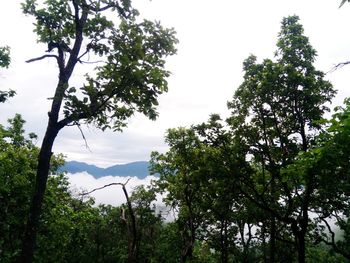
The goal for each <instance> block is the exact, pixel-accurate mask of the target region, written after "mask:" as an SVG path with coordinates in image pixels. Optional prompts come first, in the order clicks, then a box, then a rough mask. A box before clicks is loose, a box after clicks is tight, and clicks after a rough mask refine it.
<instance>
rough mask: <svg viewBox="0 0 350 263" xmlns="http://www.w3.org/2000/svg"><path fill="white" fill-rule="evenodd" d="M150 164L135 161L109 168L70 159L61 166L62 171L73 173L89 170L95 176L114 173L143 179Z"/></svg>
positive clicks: (113, 174) (147, 172) (114, 174)
mask: <svg viewBox="0 0 350 263" xmlns="http://www.w3.org/2000/svg"><path fill="white" fill-rule="evenodd" d="M148 166H149V163H148V162H133V163H127V164H117V165H114V166H111V167H107V168H101V167H97V166H95V165H91V164H87V163H84V162H77V161H70V162H66V163H65V164H64V166H62V167H61V168H60V171H61V172H67V173H72V174H74V173H80V172H87V173H89V174H91V175H92V176H94V177H95V178H100V177H103V176H108V175H112V176H136V177H138V178H140V179H143V178H145V177H147V176H148V175H149V170H148Z"/></svg>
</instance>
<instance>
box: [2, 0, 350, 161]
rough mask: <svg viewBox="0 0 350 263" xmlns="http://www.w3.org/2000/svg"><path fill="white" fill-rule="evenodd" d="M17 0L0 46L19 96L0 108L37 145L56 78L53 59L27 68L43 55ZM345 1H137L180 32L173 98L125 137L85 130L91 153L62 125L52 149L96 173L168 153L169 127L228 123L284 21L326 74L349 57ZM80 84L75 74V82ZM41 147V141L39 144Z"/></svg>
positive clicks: (343, 81)
mask: <svg viewBox="0 0 350 263" xmlns="http://www.w3.org/2000/svg"><path fill="white" fill-rule="evenodd" d="M20 2H21V1H20V0H1V9H0V37H1V38H0V46H2V45H9V46H11V52H12V59H13V63H12V66H11V67H10V69H8V70H1V72H0V89H7V88H12V89H14V90H16V91H17V95H16V97H15V98H12V99H11V100H9V102H7V103H5V104H1V105H0V123H2V124H4V123H5V122H6V120H7V119H8V118H10V117H13V115H14V114H15V113H20V114H22V115H23V117H24V119H25V120H26V121H27V124H26V130H27V131H28V132H35V133H37V134H38V135H39V138H42V137H43V132H44V130H45V127H46V123H47V112H48V109H49V103H50V101H48V100H47V98H49V97H52V95H53V92H54V88H55V85H56V80H57V68H56V65H55V63H54V62H53V61H39V62H36V63H31V64H26V63H25V62H24V61H25V60H27V59H30V58H33V57H37V56H41V55H43V54H44V50H45V49H46V47H45V46H42V45H38V44H37V43H36V38H35V35H34V33H32V24H31V23H32V21H31V20H30V18H28V17H25V16H24V15H22V14H21V10H20ZM339 3H340V0H339V1H337V0H264V1H262V0H249V1H235V0H216V1H209V0H152V1H148V0H135V1H134V5H135V6H136V7H137V8H138V9H139V11H140V13H141V14H142V15H143V16H144V17H145V18H148V19H151V20H154V19H156V20H160V21H161V22H162V24H163V25H165V26H167V27H174V28H175V30H176V31H177V38H178V39H179V41H180V43H179V45H178V53H177V55H176V56H174V57H171V58H169V59H168V63H167V68H168V69H169V70H170V71H171V72H172V76H171V77H170V78H169V92H168V93H167V94H165V95H162V96H161V98H160V106H159V113H160V116H159V118H158V120H157V121H155V122H153V121H149V120H147V119H146V118H144V117H142V116H139V115H137V116H134V117H133V118H131V119H130V121H129V127H128V128H127V129H125V131H124V132H123V133H112V132H100V131H99V130H98V129H96V128H93V127H83V130H84V132H85V136H86V138H87V141H88V144H89V147H90V150H87V149H86V148H85V146H84V145H85V144H84V141H83V139H82V138H81V135H80V132H79V130H78V129H77V128H65V129H64V130H63V131H62V132H61V133H60V134H59V136H58V138H57V140H56V142H55V147H54V151H55V152H60V153H63V154H65V155H66V156H67V159H68V160H77V161H85V162H88V163H91V164H96V165H100V166H108V165H112V164H116V163H127V162H132V161H138V160H148V159H149V155H150V152H151V151H154V150H158V151H165V150H166V149H167V148H166V145H165V144H164V138H163V137H164V134H165V131H166V129H167V128H170V127H178V126H188V125H191V124H196V123H200V122H203V121H205V120H207V118H208V116H209V114H210V113H220V114H222V115H223V116H227V114H228V111H227V108H226V102H227V101H228V100H230V99H231V97H232V95H233V92H234V90H235V89H236V88H237V87H238V86H239V84H240V83H241V82H242V62H243V60H244V59H245V58H247V57H248V56H249V54H254V55H256V56H258V58H259V59H264V58H272V57H273V52H274V51H275V49H276V48H275V43H276V41H277V34H278V31H279V28H280V21H281V20H282V18H283V17H284V16H288V15H294V14H296V15H298V16H300V18H301V23H302V24H303V25H304V29H305V34H306V35H307V36H308V37H309V38H310V42H311V44H312V45H313V46H314V48H315V49H316V50H317V51H318V59H317V62H316V66H317V68H318V69H320V70H323V71H325V72H327V71H329V70H330V69H331V68H332V66H333V65H334V64H336V63H338V62H342V61H346V60H350V34H349V26H350V4H345V5H344V6H343V7H342V8H340V9H339V8H338V6H339ZM349 73H350V66H348V67H344V68H342V69H340V70H338V71H336V72H333V73H329V74H327V78H328V79H329V80H331V81H332V83H333V84H334V86H335V88H336V89H337V90H338V91H339V93H338V96H337V98H336V99H335V103H334V105H339V104H341V102H342V101H343V99H344V98H345V97H347V96H350V89H349V85H348V83H349V80H348V76H349ZM75 77H76V78H79V74H76V75H75ZM39 145H40V141H38V146H39Z"/></svg>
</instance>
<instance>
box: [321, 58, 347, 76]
mask: <svg viewBox="0 0 350 263" xmlns="http://www.w3.org/2000/svg"><path fill="white" fill-rule="evenodd" d="M349 64H350V61H345V62H341V63H338V64H336V65H335V66H334V67H333V68H332V69H331V70H330V71H328V72H327V73H326V74H328V73H333V72H334V71H336V70H338V69H340V68H342V67H344V66H346V65H349Z"/></svg>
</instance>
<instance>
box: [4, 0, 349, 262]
mask: <svg viewBox="0 0 350 263" xmlns="http://www.w3.org/2000/svg"><path fill="white" fill-rule="evenodd" d="M346 2H347V1H342V2H341V5H343V4H345V3H346ZM22 8H23V11H24V13H25V14H26V15H29V16H32V17H34V19H35V32H36V34H37V35H38V42H41V43H43V44H45V45H47V46H48V51H46V52H48V53H45V55H43V56H42V57H37V58H34V59H32V60H29V61H27V62H28V63H32V62H36V61H38V60H43V59H53V60H55V61H56V62H57V71H58V83H57V87H56V89H55V94H54V95H53V97H52V98H50V103H52V105H51V111H50V112H49V113H48V125H47V130H46V133H45V137H44V139H43V141H42V144H41V146H40V147H38V146H37V143H36V142H37V139H38V138H37V135H35V134H33V133H27V132H26V131H25V130H24V124H25V120H23V118H22V116H21V115H20V114H16V115H15V116H14V117H13V118H11V119H9V120H8V123H6V124H3V125H0V211H1V213H0V262H1V263H2V262H4V263H7V262H37V263H41V262H42V263H44V262H45V263H50V262H52V263H56V262H62V263H63V262H82V263H83V262H84V263H85V262H129V263H136V262H140V263H156V262H160V263H161V262H164V263H172V262H174V263H175V262H180V263H185V262H189V263H195V262H198V263H200V262H208V263H214V262H221V263H228V262H272V263H273V262H291V263H293V262H299V263H303V262H324V263H326V262H337V263H342V262H343V263H346V262H350V98H348V99H345V100H344V104H343V106H341V107H336V108H334V109H333V108H331V103H332V100H333V99H334V97H335V95H336V89H335V87H333V85H332V83H331V82H330V81H328V80H327V78H326V76H325V73H324V72H322V71H320V70H318V69H317V68H316V66H315V62H316V57H317V52H316V50H315V49H314V47H313V46H312V44H311V43H310V41H309V38H308V37H307V36H306V34H305V32H304V28H303V26H302V24H301V20H300V18H299V17H298V16H296V15H293V16H288V17H284V18H282V21H281V24H280V31H279V34H278V37H277V40H276V48H275V55H274V57H272V58H258V57H256V56H255V55H248V54H247V58H246V59H245V60H244V61H243V80H242V83H241V84H240V85H239V86H238V87H235V89H234V91H233V96H232V98H227V99H228V100H229V101H228V103H227V106H228V109H227V111H228V116H229V117H228V118H222V117H221V116H219V115H218V114H212V115H211V116H208V121H207V122H205V123H194V124H193V125H191V126H189V127H178V128H170V129H169V130H168V131H167V133H166V136H165V142H166V144H167V146H168V148H167V150H166V151H164V152H162V153H160V152H153V153H152V154H151V160H150V172H151V174H157V175H159V179H157V180H155V181H153V182H152V184H151V185H150V186H147V187H145V186H139V187H136V188H135V189H134V190H133V191H132V192H128V191H127V190H126V185H127V184H128V182H129V181H128V180H127V181H125V182H115V183H112V184H110V185H105V186H101V187H99V188H96V189H92V190H91V191H90V192H76V191H75V192H72V191H71V190H70V187H69V183H68V180H67V177H66V174H65V172H64V171H65V170H66V169H65V168H64V167H65V166H64V159H65V157H64V155H62V154H55V153H53V152H52V149H53V148H52V147H53V145H54V142H55V139H56V136H57V135H58V133H59V132H60V131H61V129H64V128H66V127H67V126H76V127H78V128H79V130H80V131H81V133H82V137H83V138H84V139H85V137H84V134H83V132H82V130H81V125H83V124H89V125H95V126H96V127H97V128H100V129H102V130H105V129H113V130H119V131H120V130H122V129H123V128H125V126H126V124H127V123H126V120H127V119H128V118H129V117H131V116H132V115H133V114H135V113H136V112H139V113H142V114H144V115H145V116H146V117H147V118H150V119H155V118H156V117H157V112H156V106H157V105H158V96H159V95H160V94H162V93H163V92H166V91H167V81H166V78H167V77H168V76H169V74H170V73H169V72H168V71H167V70H166V69H165V68H164V67H165V58H166V57H167V56H170V55H173V54H175V52H176V49H175V44H176V43H177V39H176V38H175V32H174V30H173V29H167V28H164V27H163V26H162V25H161V24H160V23H159V22H150V21H148V20H144V21H141V20H140V19H139V17H138V16H139V12H138V11H137V10H136V9H134V8H133V7H132V6H131V2H130V1H128V0H123V1H113V0H101V1H96V0H89V1H88V0H48V1H45V2H41V1H36V0H26V1H25V2H24V4H23V6H22ZM105 11H108V12H111V13H108V15H106V16H105V15H104V14H105V13H104V12H105ZM111 14H114V15H115V16H117V18H118V19H117V22H116V21H115V20H113V21H112V20H109V19H110V16H111ZM140 21H141V22H140ZM256 44H257V45H258V44H259V43H256ZM51 52H52V53H51ZM87 54H89V55H91V56H94V57H97V58H101V59H104V61H103V63H102V64H100V65H99V66H97V67H96V68H95V71H94V73H86V75H85V78H86V79H85V81H83V82H82V83H83V84H82V86H81V88H80V89H78V88H76V87H72V86H70V84H69V80H70V78H71V76H72V74H73V72H74V70H75V66H76V65H78V64H82V65H84V59H85V58H86V57H85V56H86V55H87ZM10 63H11V59H10V53H9V48H8V47H4V48H0V66H1V67H7V66H9V64H10ZM346 64H347V62H345V63H343V64H342V65H346ZM338 66H339V65H338ZM233 74H234V73H233ZM214 88H215V87H214ZM14 95H15V93H14V91H12V90H7V91H1V93H0V102H2V103H7V101H8V100H11V97H12V96H14ZM329 112H331V114H330V113H329ZM78 164H79V163H78ZM69 165H70V167H71V169H76V170H77V171H78V172H80V171H83V170H86V169H94V172H96V174H97V176H103V175H106V174H108V175H109V174H110V173H112V171H114V170H115V169H117V168H118V169H121V168H123V169H124V168H125V169H124V170H123V171H122V172H121V173H124V174H123V175H130V174H126V173H130V171H131V170H132V169H134V170H132V171H131V172H133V173H135V171H137V172H140V171H141V172H140V173H148V171H146V172H145V169H146V165H147V166H148V163H147V162H140V163H134V164H133V166H132V167H131V168H130V166H127V167H124V166H123V167H119V166H118V167H110V168H107V169H102V168H98V167H92V166H83V168H81V163H80V164H79V165H78V166H77V163H67V164H66V168H67V167H68V166H69ZM72 165H75V166H74V167H73V166H72ZM72 167H73V168H72ZM135 167H136V168H135ZM146 175H147V174H146ZM112 185H114V186H116V190H115V191H121V192H123V194H124V197H125V200H126V201H125V203H124V204H123V205H121V206H118V207H113V206H110V205H103V204H95V202H94V199H93V198H91V196H90V194H91V193H92V192H95V191H99V190H100V189H103V188H106V187H110V186H112ZM160 198H161V199H162V201H163V203H164V205H163V206H164V207H165V208H164V209H162V210H161V211H160V210H159V208H157V207H156V204H157V202H158V201H157V200H159V199H160Z"/></svg>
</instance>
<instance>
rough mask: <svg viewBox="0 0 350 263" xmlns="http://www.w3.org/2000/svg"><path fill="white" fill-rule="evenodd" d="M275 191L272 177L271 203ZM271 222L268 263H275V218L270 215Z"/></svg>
mask: <svg viewBox="0 0 350 263" xmlns="http://www.w3.org/2000/svg"><path fill="white" fill-rule="evenodd" d="M275 190H276V182H275V176H273V178H272V181H271V193H270V194H271V195H272V196H273V201H274V202H275ZM270 218H271V222H270V224H271V225H270V262H271V263H274V262H275V258H276V256H275V254H276V218H275V216H273V215H271V217H270Z"/></svg>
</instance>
